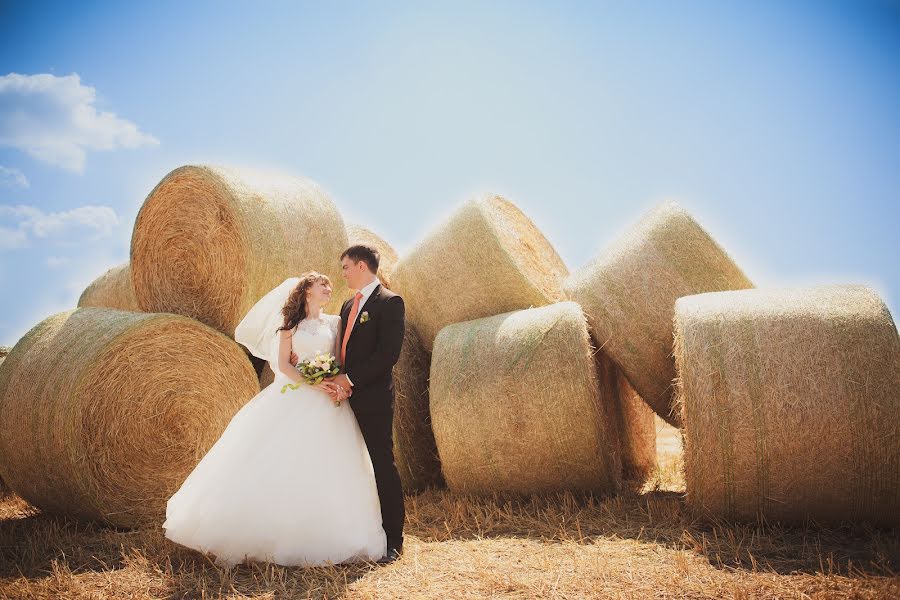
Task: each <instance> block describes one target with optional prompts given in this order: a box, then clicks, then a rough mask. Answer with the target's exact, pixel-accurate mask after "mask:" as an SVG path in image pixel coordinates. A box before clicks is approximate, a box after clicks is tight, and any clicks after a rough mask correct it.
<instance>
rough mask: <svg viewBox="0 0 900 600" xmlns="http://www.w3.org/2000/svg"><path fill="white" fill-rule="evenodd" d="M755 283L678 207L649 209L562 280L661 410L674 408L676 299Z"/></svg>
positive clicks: (671, 415)
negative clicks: (673, 337)
mask: <svg viewBox="0 0 900 600" xmlns="http://www.w3.org/2000/svg"><path fill="white" fill-rule="evenodd" d="M750 287H753V284H752V283H751V282H750V280H749V279H747V277H746V275H744V273H743V272H741V270H740V269H739V268H738V266H737V265H736V264H735V263H734V261H732V259H731V258H730V257H729V256H728V255H727V254H726V253H725V251H724V250H723V249H722V248H721V247H720V246H719V245H718V244H717V243H716V242H715V240H713V239H712V238H711V237H710V236H709V234H707V233H706V231H704V230H703V228H702V227H701V226H700V225H699V224H698V223H697V222H696V221H694V219H693V218H691V216H690V215H689V214H688V213H687V212H686V211H685V210H684V209H682V208H681V207H680V206H678V205H677V204H676V203H674V202H665V203H663V204H661V205H660V206H658V207H656V208H655V209H653V210H652V211H650V212H649V213H648V214H647V215H645V216H644V218H643V219H641V221H640V222H638V224H637V225H635V226H634V227H632V228H631V229H630V230H629V231H627V232H626V233H625V234H624V235H623V236H621V237H619V238H618V239H617V240H615V241H614V242H613V243H612V244H611V245H610V246H609V247H608V248H607V249H606V250H604V251H603V252H602V253H601V254H600V256H598V257H597V258H596V259H595V260H594V261H592V262H591V263H589V264H588V265H586V266H585V267H584V268H582V269H580V270H579V271H578V272H576V273H574V274H573V275H572V276H571V277H570V278H569V279H568V280H567V281H566V282H565V284H564V288H565V290H566V294H567V295H568V298H569V299H571V300H574V301H576V302H578V303H579V304H581V306H582V307H583V308H584V312H585V314H587V316H588V321H589V322H590V324H591V330H592V332H593V334H594V336H595V338H596V340H597V341H598V342H599V343H600V345H601V346H602V348H603V349H604V350H605V351H606V352H607V353H608V354H609V355H610V356H611V357H612V358H613V360H615V361H616V362H617V363H618V364H619V366H620V367H621V368H622V370H623V371H625V375H626V376H627V377H628V380H629V382H630V383H631V385H632V386H634V389H635V390H637V392H638V393H639V394H640V395H641V397H642V398H643V399H644V400H645V401H646V402H647V403H648V404H649V405H650V406H651V407H652V408H653V410H655V411H656V413H657V414H659V416H661V417H662V418H663V419H665V420H666V421H668V422H669V423H671V424H673V425H676V426H677V425H678V424H679V419H678V415H677V414H676V413H675V412H673V410H672V404H673V393H674V388H673V385H672V380H673V379H674V377H675V362H674V360H673V359H672V316H673V314H672V313H673V310H674V306H675V300H676V299H678V298H680V297H681V296H689V295H692V294H699V293H702V292H714V291H723V290H736V289H745V288H750Z"/></svg>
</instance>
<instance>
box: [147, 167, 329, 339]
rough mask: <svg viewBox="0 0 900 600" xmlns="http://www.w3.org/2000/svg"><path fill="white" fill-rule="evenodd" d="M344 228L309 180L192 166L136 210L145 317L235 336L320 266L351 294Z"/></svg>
mask: <svg viewBox="0 0 900 600" xmlns="http://www.w3.org/2000/svg"><path fill="white" fill-rule="evenodd" d="M346 247H347V233H346V231H345V229H344V222H343V219H342V218H341V215H340V214H339V213H338V211H337V209H336V208H335V206H334V204H333V203H332V201H331V200H330V199H329V197H328V195H327V194H326V193H325V192H324V191H323V190H322V189H321V188H320V187H319V186H318V185H316V184H315V183H314V182H312V181H310V180H308V179H302V178H298V177H290V176H286V175H281V174H277V173H261V172H256V171H251V170H247V169H232V168H224V167H208V166H185V167H180V168H178V169H175V170H174V171H172V172H171V173H169V174H168V175H166V176H165V177H164V178H163V180H162V181H160V183H159V184H158V185H157V186H156V187H155V188H154V189H153V191H152V192H150V195H149V196H148V197H147V199H146V201H145V202H144V205H143V206H142V207H141V210H140V212H139V213H138V216H137V220H136V221H135V225H134V233H133V235H132V239H131V268H132V278H133V280H134V291H135V295H136V296H137V299H138V303H139V304H140V306H141V307H142V308H143V309H144V310H147V311H154V312H173V313H177V314H182V315H186V316H189V317H192V318H195V319H197V320H199V321H202V322H203V323H206V324H207V325H210V326H211V327H214V328H216V329H218V330H219V331H222V332H224V333H225V334H226V335H229V336H233V335H234V328H235V326H236V325H237V324H238V322H240V320H241V319H242V318H243V316H244V315H245V314H246V313H247V311H248V310H249V309H250V308H251V307H252V306H253V304H254V303H255V302H256V301H257V300H258V299H259V298H260V297H262V296H263V294H265V293H266V292H268V291H270V290H272V289H273V288H275V287H276V286H277V285H278V284H280V283H281V282H282V281H284V280H285V279H287V278H288V277H296V276H298V275H300V274H302V273H304V272H306V271H310V270H316V271H320V272H322V273H325V274H326V275H328V276H329V277H330V278H331V280H332V283H333V284H334V300H333V302H332V305H331V306H329V307H326V308H327V310H328V312H332V313H334V312H337V310H338V308H339V307H340V304H341V302H342V301H343V299H344V298H345V297H346V296H347V289H346V284H345V283H344V280H343V278H342V277H341V272H340V260H339V257H340V254H341V252H343V251H344V250H345V249H346Z"/></svg>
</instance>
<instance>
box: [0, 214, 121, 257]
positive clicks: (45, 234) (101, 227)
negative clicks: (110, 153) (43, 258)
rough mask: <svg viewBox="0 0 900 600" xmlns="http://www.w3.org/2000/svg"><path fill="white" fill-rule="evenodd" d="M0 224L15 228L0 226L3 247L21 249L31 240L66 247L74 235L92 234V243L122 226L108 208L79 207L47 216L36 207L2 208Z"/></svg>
mask: <svg viewBox="0 0 900 600" xmlns="http://www.w3.org/2000/svg"><path fill="white" fill-rule="evenodd" d="M0 221H12V224H13V225H15V228H10V227H7V226H5V225H4V224H2V223H0V235H2V237H0V240H2V241H0V248H2V249H11V248H21V247H24V246H27V245H28V241H29V240H30V239H31V238H41V239H45V238H51V237H52V238H55V241H56V242H57V244H60V245H65V244H66V242H67V241H68V240H67V238H69V237H70V236H71V235H72V234H74V233H78V232H84V231H87V232H90V233H91V234H92V235H91V236H90V238H89V239H90V240H96V239H100V238H103V237H106V236H108V235H110V234H111V233H112V230H113V228H114V227H115V226H116V225H118V224H119V217H118V215H116V212H115V211H114V210H113V209H111V208H110V207H108V206H79V207H78V208H75V209H72V210H66V211H62V212H55V213H45V212H44V211H42V210H41V209H39V208H37V207H35V206H27V205H24V204H18V205H15V206H8V205H0Z"/></svg>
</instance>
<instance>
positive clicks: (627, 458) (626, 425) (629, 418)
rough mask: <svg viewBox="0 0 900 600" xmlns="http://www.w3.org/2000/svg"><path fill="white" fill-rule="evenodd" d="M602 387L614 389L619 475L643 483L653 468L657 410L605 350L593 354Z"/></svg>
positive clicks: (654, 467)
mask: <svg viewBox="0 0 900 600" xmlns="http://www.w3.org/2000/svg"><path fill="white" fill-rule="evenodd" d="M595 360H596V362H597V372H598V377H599V378H600V381H601V388H602V389H615V391H616V399H617V402H616V412H615V415H616V424H617V429H618V433H619V449H620V452H621V456H622V477H623V478H624V479H626V480H628V481H631V482H637V483H643V482H644V481H646V480H647V478H648V477H649V476H650V475H651V474H652V473H653V471H654V470H656V419H655V416H656V413H654V412H653V409H652V408H650V406H648V405H647V403H646V402H644V400H643V398H641V397H640V395H638V393H637V392H636V391H634V388H633V387H631V384H629V383H628V379H627V378H626V377H625V375H624V373H622V369H620V368H619V367H618V365H616V363H615V362H613V360H612V359H611V358H609V356H607V355H606V353H604V352H602V351H598V352H597V353H596V355H595Z"/></svg>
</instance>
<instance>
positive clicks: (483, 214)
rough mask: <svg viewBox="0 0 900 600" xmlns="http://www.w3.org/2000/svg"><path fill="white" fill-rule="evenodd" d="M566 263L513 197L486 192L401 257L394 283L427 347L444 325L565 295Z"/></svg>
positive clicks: (392, 282)
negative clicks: (563, 291) (513, 201)
mask: <svg viewBox="0 0 900 600" xmlns="http://www.w3.org/2000/svg"><path fill="white" fill-rule="evenodd" d="M567 275H568V270H567V269H566V265H565V264H564V263H563V261H562V259H561V258H560V257H559V255H558V254H557V253H556V250H554V249H553V246H551V245H550V242H548V241H547V239H546V238H545V237H544V236H543V234H542V233H541V232H540V231H539V230H538V229H537V227H535V226H534V224H533V223H532V222H531V221H530V220H529V219H528V217H526V216H525V214H524V213H522V211H520V210H519V209H518V208H516V206H515V205H514V204H513V203H512V202H510V201H509V200H507V199H505V198H503V197H501V196H484V197H480V198H477V199H475V200H472V201H469V202H467V203H465V204H463V205H462V206H461V207H460V208H459V209H458V210H457V211H456V212H455V213H454V214H453V215H452V216H451V217H450V218H449V219H448V220H447V221H446V222H445V223H443V224H442V225H441V226H440V227H438V228H437V229H436V230H435V231H433V232H432V233H431V234H430V235H429V236H428V237H426V238H425V239H424V240H423V241H421V242H420V243H419V244H418V245H417V246H415V248H413V249H412V251H410V252H409V254H407V255H406V256H404V257H403V258H401V259H400V261H399V262H398V263H397V265H396V266H395V267H394V270H393V272H392V273H391V287H392V289H393V290H394V291H395V292H397V293H399V294H400V295H402V296H403V298H404V300H405V301H406V317H407V320H408V321H409V322H411V323H413V324H414V325H415V326H416V329H417V330H418V332H419V334H420V335H421V337H422V343H423V344H424V346H425V349H426V350H427V351H429V352H430V351H431V350H432V346H433V344H434V338H435V336H437V333H438V331H440V329H441V328H442V327H444V326H445V325H449V324H451V323H458V322H460V321H468V320H471V319H477V318H481V317H488V316H492V315H496V314H500V313H505V312H509V311H513V310H517V309H522V308H529V307H532V306H543V305H545V304H549V303H551V302H554V301H556V300H560V299H561V298H562V289H561V284H562V280H563V278H565V277H566V276H567Z"/></svg>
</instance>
